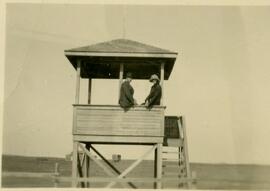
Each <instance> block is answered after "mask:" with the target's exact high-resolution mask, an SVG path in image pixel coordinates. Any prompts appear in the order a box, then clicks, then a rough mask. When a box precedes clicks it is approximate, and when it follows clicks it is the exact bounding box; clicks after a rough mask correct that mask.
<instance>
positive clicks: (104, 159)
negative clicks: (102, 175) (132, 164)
mask: <svg viewBox="0 0 270 191" xmlns="http://www.w3.org/2000/svg"><path fill="white" fill-rule="evenodd" d="M91 149H92V150H93V151H94V152H95V153H96V154H97V155H98V156H99V157H100V158H101V159H102V160H103V161H104V162H105V163H106V164H107V165H108V166H109V167H111V168H112V169H113V170H114V172H116V173H117V174H118V175H120V174H121V172H120V171H119V170H118V169H117V168H116V167H115V166H113V165H112V164H111V163H110V162H109V161H108V160H107V159H106V158H105V157H104V156H103V155H102V154H101V153H100V152H98V151H97V150H96V149H95V148H94V147H93V145H91ZM128 185H130V187H131V188H137V187H136V186H135V185H134V184H132V183H131V182H128Z"/></svg>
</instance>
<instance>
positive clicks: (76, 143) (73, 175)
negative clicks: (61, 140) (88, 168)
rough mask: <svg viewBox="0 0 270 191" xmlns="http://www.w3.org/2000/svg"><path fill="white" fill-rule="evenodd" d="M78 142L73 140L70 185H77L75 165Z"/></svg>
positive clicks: (76, 162) (76, 163)
mask: <svg viewBox="0 0 270 191" xmlns="http://www.w3.org/2000/svg"><path fill="white" fill-rule="evenodd" d="M77 154H78V142H77V141H74V142H73V158H72V187H73V188H74V187H75V188H76V187H77V180H76V178H77V165H78V158H77Z"/></svg>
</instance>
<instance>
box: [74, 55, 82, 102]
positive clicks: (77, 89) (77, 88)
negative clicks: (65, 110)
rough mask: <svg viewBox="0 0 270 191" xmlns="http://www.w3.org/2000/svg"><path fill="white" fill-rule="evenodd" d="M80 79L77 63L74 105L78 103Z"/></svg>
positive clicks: (79, 69)
mask: <svg viewBox="0 0 270 191" xmlns="http://www.w3.org/2000/svg"><path fill="white" fill-rule="evenodd" d="M80 78H81V61H80V60H78V61H77V77H76V96H75V104H79V101H80Z"/></svg>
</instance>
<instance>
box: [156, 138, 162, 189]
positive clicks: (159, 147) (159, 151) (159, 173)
mask: <svg viewBox="0 0 270 191" xmlns="http://www.w3.org/2000/svg"><path fill="white" fill-rule="evenodd" d="M156 178H158V179H161V178H162V144H161V143H158V144H157V177H156ZM161 188H162V184H161V182H158V183H157V189H161Z"/></svg>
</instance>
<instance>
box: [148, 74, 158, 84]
mask: <svg viewBox="0 0 270 191" xmlns="http://www.w3.org/2000/svg"><path fill="white" fill-rule="evenodd" d="M153 80H157V81H159V78H158V76H157V75H156V74H153V75H152V76H151V77H150V79H149V81H150V82H152V81H153Z"/></svg>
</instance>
